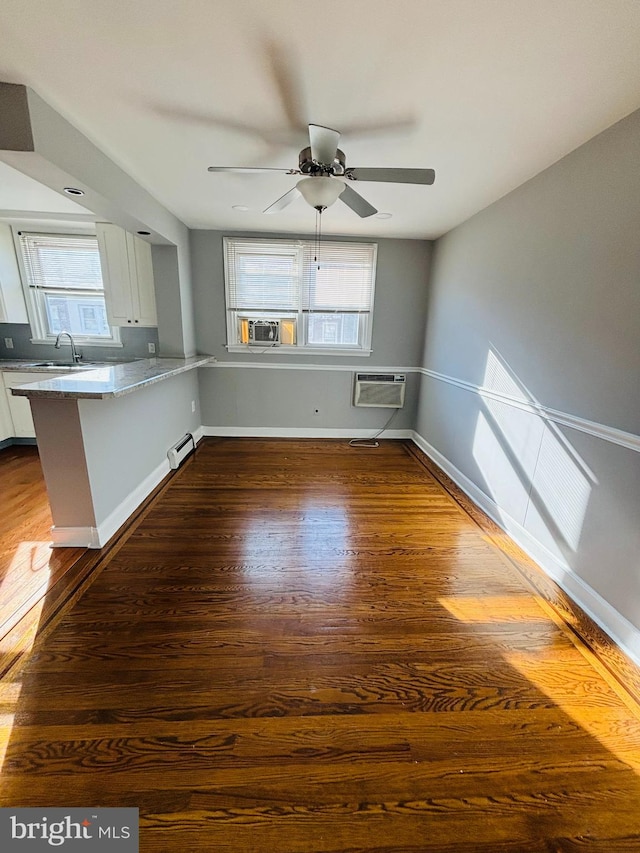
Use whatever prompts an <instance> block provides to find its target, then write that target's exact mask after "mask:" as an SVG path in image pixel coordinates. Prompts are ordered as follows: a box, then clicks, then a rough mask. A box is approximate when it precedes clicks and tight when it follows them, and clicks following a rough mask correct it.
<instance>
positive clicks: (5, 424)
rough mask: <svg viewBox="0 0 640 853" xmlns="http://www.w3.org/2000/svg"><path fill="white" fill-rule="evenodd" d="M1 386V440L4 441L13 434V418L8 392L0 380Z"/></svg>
mask: <svg viewBox="0 0 640 853" xmlns="http://www.w3.org/2000/svg"><path fill="white" fill-rule="evenodd" d="M0 386H1V387H0V441H4V440H5V438H11V437H12V436H13V420H12V418H11V410H10V409H9V401H8V400H7V394H6V392H5V389H4V385H3V383H2V382H0Z"/></svg>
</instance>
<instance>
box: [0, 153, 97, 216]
mask: <svg viewBox="0 0 640 853" xmlns="http://www.w3.org/2000/svg"><path fill="white" fill-rule="evenodd" d="M0 211H16V212H17V211H24V212H27V213H64V214H67V216H69V215H73V214H74V213H75V214H80V215H85V216H86V214H87V209H86V208H85V207H82V206H81V205H79V204H76V202H75V201H72V200H71V198H69V197H68V196H66V195H62V193H57V192H56V191H55V190H52V189H49V187H45V186H44V185H43V184H40V183H38V181H34V180H33V178H29V177H28V176H27V175H23V174H22V172H17V171H16V170H15V169H12V168H11V166H8V165H7V164H6V163H3V162H2V161H0Z"/></svg>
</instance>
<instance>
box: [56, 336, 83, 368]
mask: <svg viewBox="0 0 640 853" xmlns="http://www.w3.org/2000/svg"><path fill="white" fill-rule="evenodd" d="M63 335H66V336H67V337H68V338H69V343H70V344H71V358H72V359H73V361H74V362H75V363H76V364H77V363H78V362H79V361H82V353H79V352H78V350H77V349H76V342H75V341H74V340H73V338H72V337H71V333H70V332H67V331H65V330H64V329H63V331H62V332H60V334H59V335H58V337H57V338H56V342H55V344H54V347H55V348H56V349H60V338H61V337H62V336H63Z"/></svg>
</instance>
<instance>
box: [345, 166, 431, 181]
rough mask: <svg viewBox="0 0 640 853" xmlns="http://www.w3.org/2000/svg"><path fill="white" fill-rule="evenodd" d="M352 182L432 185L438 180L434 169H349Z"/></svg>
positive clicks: (348, 174)
mask: <svg viewBox="0 0 640 853" xmlns="http://www.w3.org/2000/svg"><path fill="white" fill-rule="evenodd" d="M346 177H347V178H349V180H351V181H387V182H389V183H392V184H432V183H433V182H434V181H435V179H436V173H435V172H434V171H433V169H385V168H382V169H360V168H357V167H356V168H353V169H347V171H346Z"/></svg>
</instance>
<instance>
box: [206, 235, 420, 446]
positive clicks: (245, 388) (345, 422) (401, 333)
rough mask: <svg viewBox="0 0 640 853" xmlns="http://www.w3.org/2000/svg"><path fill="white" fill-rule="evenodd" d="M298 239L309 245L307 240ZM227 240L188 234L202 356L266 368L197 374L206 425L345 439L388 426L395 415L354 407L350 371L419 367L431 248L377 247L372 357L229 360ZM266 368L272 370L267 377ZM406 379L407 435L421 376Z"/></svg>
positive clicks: (399, 424) (399, 425)
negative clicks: (335, 432)
mask: <svg viewBox="0 0 640 853" xmlns="http://www.w3.org/2000/svg"><path fill="white" fill-rule="evenodd" d="M236 236H240V235H236ZM242 236H245V235H242ZM246 236H261V237H265V236H272V237H273V236H275V235H273V234H271V235H268V234H259V235H255V234H254V235H246ZM298 236H299V237H301V238H303V239H308V238H309V236H310V235H309V234H304V235H298ZM222 238H223V234H222V233H220V232H216V231H194V232H192V234H191V248H192V276H193V288H194V299H195V317H196V340H197V343H198V350H199V352H203V353H208V354H210V355H214V356H215V357H216V358H217V359H218V361H221V362H225V364H226V365H229V364H235V365H240V364H243V363H244V364H246V363H249V362H253V363H255V362H258V361H260V362H261V367H260V368H256V369H252V368H248V367H230V366H225V367H222V368H213V369H202V370H200V372H199V373H200V400H201V406H202V415H203V425H204V426H205V427H219V426H222V427H225V428H229V429H231V428H234V427H238V428H251V427H270V428H278V427H282V428H304V429H319V430H321V429H343V430H347V431H348V430H357V429H377V428H379V427H381V426H383V425H384V423H385V422H386V421H387V419H388V417H389V415H390V414H391V412H390V410H388V409H354V408H353V406H352V405H351V402H350V401H351V396H352V382H353V371H354V370H368V369H369V368H370V367H371V366H376V367H387V368H401V367H411V366H417V365H419V363H420V358H421V353H422V344H423V334H424V325H425V319H426V305H427V281H428V276H429V262H430V253H431V245H430V244H429V243H427V242H426V241H418V240H376V242H377V243H378V259H377V275H376V290H375V319H374V324H373V336H372V349H373V352H372V354H371V356H369V357H368V358H363V357H359V356H326V355H304V354H302V353H296V354H295V355H289V356H287V355H276V354H273V353H268V355H260V354H257V353H253V352H249V353H228V352H227V350H226V348H225V344H226V319H225V302H224V275H223V273H224V271H223V257H222V251H223V250H222ZM338 239H349V238H342V237H341V238H338ZM262 364H264V368H268V369H263V367H262ZM307 364H308V365H314V366H316V367H317V366H319V365H326V366H327V368H328V369H326V370H317V369H309V370H303V369H300V368H301V367H304V365H307ZM273 365H278V367H273ZM338 368H345V369H344V370H340V369H338ZM407 378H408V383H407V405H406V407H405V409H404V410H402V411H401V412H400V413H398V415H397V416H396V417H395V418H394V420H393V422H392V424H391V426H390V428H391V429H408V428H411V427H412V425H413V421H414V412H415V406H416V403H417V389H418V385H419V383H418V381H417V377H416V376H411V375H410V376H408V377H407ZM316 409H318V410H319V411H318V413H316Z"/></svg>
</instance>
